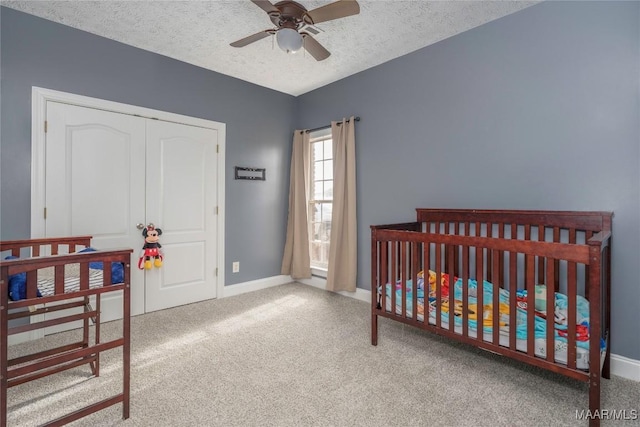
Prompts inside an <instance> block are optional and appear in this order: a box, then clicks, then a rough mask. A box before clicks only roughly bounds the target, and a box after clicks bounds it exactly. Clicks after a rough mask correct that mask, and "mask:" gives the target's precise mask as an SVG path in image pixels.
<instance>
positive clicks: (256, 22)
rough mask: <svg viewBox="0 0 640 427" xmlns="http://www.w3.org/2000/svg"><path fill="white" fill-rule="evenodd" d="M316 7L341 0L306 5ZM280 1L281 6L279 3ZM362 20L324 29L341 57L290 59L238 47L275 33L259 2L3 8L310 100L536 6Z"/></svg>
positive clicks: (306, 0)
mask: <svg viewBox="0 0 640 427" xmlns="http://www.w3.org/2000/svg"><path fill="white" fill-rule="evenodd" d="M298 2H299V3H301V4H302V5H303V6H304V7H306V8H307V10H311V9H314V8H317V7H319V6H323V5H325V4H327V3H331V1H318V0H299V1H298ZM272 3H275V1H274V2H272ZM358 3H359V4H360V14H358V15H354V16H349V17H346V18H342V19H338V20H334V21H329V22H324V23H322V24H319V25H316V28H317V29H319V30H321V32H320V33H319V34H318V35H316V36H314V37H315V39H316V40H317V41H318V42H319V43H321V44H322V45H323V46H324V47H325V48H326V49H328V50H329V51H330V52H331V56H330V57H329V58H328V59H326V60H324V61H321V62H318V61H316V60H315V59H313V57H311V56H310V55H309V54H308V53H304V52H303V51H301V52H298V53H297V54H294V55H291V54H289V55H287V54H286V53H284V52H282V51H281V50H280V49H279V48H278V47H277V45H275V43H274V40H272V39H273V37H267V38H265V39H262V40H260V41H257V42H255V43H253V44H250V45H248V46H246V47H243V48H233V47H231V46H229V43H231V42H233V41H236V40H238V39H241V38H243V37H245V36H248V35H250V34H254V33H257V32H258V31H262V30H266V29H269V28H273V25H272V24H271V22H270V21H269V18H268V16H267V14H266V13H265V12H264V11H263V10H262V9H260V8H259V7H258V6H256V5H255V4H253V3H251V2H250V1H249V0H234V1H228V0H210V1H197V0H192V1H111V0H103V1H5V0H2V1H1V2H0V4H2V5H3V6H7V7H10V8H12V9H16V10H20V11H23V12H26V13H30V14H32V15H36V16H39V17H42V18H45V19H49V20H52V21H55V22H59V23H61V24H64V25H68V26H71V27H74V28H78V29H81V30H84V31H88V32H90V33H93V34H97V35H100V36H103V37H107V38H109V39H113V40H117V41H119V42H122V43H126V44H128V45H131V46H135V47H138V48H141V49H145V50H148V51H151V52H156V53H159V54H162V55H165V56H168V57H171V58H175V59H178V60H180V61H184V62H187V63H190V64H193V65H197V66H199V67H203V68H207V69H209V70H213V71H216V72H218V73H222V74H227V75H230V76H233V77H236V78H239V79H242V80H245V81H248V82H251V83H255V84H257V85H260V86H265V87H268V88H271V89H275V90H277V91H280V92H284V93H288V94H291V95H296V96H297V95H300V94H303V93H305V92H308V91H310V90H313V89H316V88H318V87H321V86H324V85H326V84H328V83H331V82H334V81H336V80H339V79H341V78H344V77H347V76H349V75H352V74H355V73H358V72H360V71H363V70H366V69H367V68H371V67H373V66H376V65H378V64H381V63H383V62H386V61H389V60H391V59H393V58H397V57H399V56H401V55H405V54H407V53H409V52H412V51H415V50H417V49H420V48H423V47H425V46H428V45H430V44H433V43H435V42H437V41H440V40H443V39H445V38H447V37H450V36H453V35H455V34H458V33H461V32H463V31H466V30H469V29H471V28H474V27H477V26H478V25H482V24H484V23H486V22H489V21H491V20H494V19H497V18H500V17H503V16H505V15H508V14H510V13H513V12H516V11H518V10H521V9H524V8H525V7H528V6H531V5H532V4H535V3H537V2H536V1H506V0H504V1H480V0H476V1H419V0H414V1H396V0H359V1H358Z"/></svg>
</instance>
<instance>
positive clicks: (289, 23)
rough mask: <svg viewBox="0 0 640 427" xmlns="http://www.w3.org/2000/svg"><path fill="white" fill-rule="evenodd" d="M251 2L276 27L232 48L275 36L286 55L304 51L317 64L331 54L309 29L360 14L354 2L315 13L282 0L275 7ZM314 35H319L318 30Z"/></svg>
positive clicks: (260, 1)
mask: <svg viewBox="0 0 640 427" xmlns="http://www.w3.org/2000/svg"><path fill="white" fill-rule="evenodd" d="M251 1H252V2H253V3H255V4H256V5H257V6H258V7H260V8H261V9H262V10H264V11H265V12H267V15H269V19H271V22H273V24H274V25H275V26H276V28H270V29H268V30H264V31H260V32H259V33H256V34H252V35H250V36H248V37H245V38H243V39H240V40H238V41H235V42H233V43H231V46H233V47H244V46H246V45H248V44H250V43H253V42H256V41H258V40H261V39H263V38H265V37H268V36H271V35H274V34H275V35H276V41H277V42H278V46H280V48H281V49H282V50H284V51H285V52H287V53H295V52H297V51H298V50H300V49H301V48H304V49H305V50H306V51H307V52H309V53H310V54H311V56H313V57H314V58H315V59H316V60H317V61H322V60H323V59H327V58H328V57H329V55H331V53H329V51H328V50H327V49H325V48H324V47H323V46H322V45H321V44H320V43H318V41H317V40H316V39H314V38H313V37H312V36H311V34H309V32H311V31H313V30H312V27H310V26H311V25H315V24H319V23H321V22H326V21H332V20H334V19H338V18H344V17H346V16H351V15H357V14H358V13H360V6H359V5H358V2H357V1H355V0H338V1H335V2H333V3H329V4H327V5H324V6H320V7H318V8H316V9H313V10H307V9H306V8H305V7H304V6H302V5H301V4H300V3H297V2H295V1H291V0H284V1H280V2H278V3H276V4H272V3H271V2H270V1H269V0H251ZM305 27H308V28H305ZM301 30H307V31H301ZM313 32H314V33H317V31H313Z"/></svg>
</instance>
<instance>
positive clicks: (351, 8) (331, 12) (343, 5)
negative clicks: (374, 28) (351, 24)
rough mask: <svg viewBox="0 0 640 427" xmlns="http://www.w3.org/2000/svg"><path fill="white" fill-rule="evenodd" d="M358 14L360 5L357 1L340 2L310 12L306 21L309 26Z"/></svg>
mask: <svg viewBox="0 0 640 427" xmlns="http://www.w3.org/2000/svg"><path fill="white" fill-rule="evenodd" d="M358 13H360V5H359V4H358V2H357V1H355V0H338V1H336V2H333V3H329V4H327V5H325V6H320V7H318V8H316V9H313V10H310V11H308V12H307V13H305V16H304V20H305V22H306V23H307V24H319V23H321V22H326V21H331V20H333V19H338V18H344V17H345V16H351V15H357V14H358ZM309 21H310V22H309Z"/></svg>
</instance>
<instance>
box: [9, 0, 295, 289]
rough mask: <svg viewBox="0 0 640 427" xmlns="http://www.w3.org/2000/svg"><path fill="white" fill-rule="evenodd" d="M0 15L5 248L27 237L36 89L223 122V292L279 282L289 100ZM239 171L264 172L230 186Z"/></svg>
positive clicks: (22, 17) (19, 16)
mask: <svg viewBox="0 0 640 427" xmlns="http://www.w3.org/2000/svg"><path fill="white" fill-rule="evenodd" d="M0 14H1V18H0V19H1V35H0V37H1V39H0V41H1V46H0V48H1V50H0V53H1V62H0V65H1V70H0V72H1V74H2V84H1V88H0V90H1V95H2V99H1V126H2V129H1V134H0V137H1V145H0V154H1V160H0V162H1V163H0V169H1V171H0V173H1V175H0V181H1V186H0V208H1V209H0V233H1V236H2V239H14V238H28V237H29V236H30V217H29V212H30V194H31V182H30V167H31V166H30V165H31V87H32V86H39V87H44V88H48V89H54V90H59V91H64V92H71V93H75V94H79V95H84V96H90V97H95V98H101V99H106V100H110V101H116V102H122V103H126V104H132V105H138V106H142V107H148V108H153V109H157V110H163V111H169V112H173V113H178V114H184V115H187V116H193V117H200V118H203V119H210V120H215V121H218V122H223V123H226V125H227V138H226V168H227V169H226V171H227V174H226V188H225V192H226V201H225V202H226V226H225V233H226V242H225V253H226V254H225V256H226V258H225V259H226V266H225V268H226V271H227V275H226V284H227V285H229V284H234V283H239V282H245V281H248V280H254V279H259V278H264V277H271V276H275V275H278V274H280V263H281V257H282V249H283V248H284V239H285V231H286V217H287V206H288V205H287V203H288V176H289V175H288V173H289V172H288V171H289V161H290V152H291V151H290V150H291V148H290V147H291V132H292V130H293V127H294V123H293V120H294V114H295V113H294V108H295V106H296V99H295V98H294V97H292V96H289V95H285V94H282V93H280V92H276V91H273V90H269V89H265V88H262V87H259V86H256V85H253V84H249V83H247V82H244V81H241V80H238V79H234V78H231V77H227V76H224V75H221V74H217V73H214V72H211V71H208V70H205V69H202V68H199V67H195V66H192V65H188V64H185V63H183V62H179V61H175V60H173V59H170V58H167V57H164V56H160V55H157V54H153V53H150V52H147V51H143V50H140V49H136V48H133V47H130V46H126V45H124V44H121V43H117V42H114V41H111V40H108V39H105V38H102V37H98V36H95V35H92V34H89V33H86V32H83V31H79V30H75V29H72V28H70V27H66V26H63V25H59V24H56V23H53V22H50V21H47V20H43V19H40V18H36V17H34V16H31V15H28V14H24V13H21V12H17V11H15V10H12V9H8V8H5V7H2V8H0ZM236 165H238V166H258V167H265V168H266V169H267V181H266V182H249V181H235V180H234V179H233V172H234V169H233V167H234V166H236ZM233 261H240V267H241V268H240V272H239V273H236V274H233V273H231V263H232V262H233Z"/></svg>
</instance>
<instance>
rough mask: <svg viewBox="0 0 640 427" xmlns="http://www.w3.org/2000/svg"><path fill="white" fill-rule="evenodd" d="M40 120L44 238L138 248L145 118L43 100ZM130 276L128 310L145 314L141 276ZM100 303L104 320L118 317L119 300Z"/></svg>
mask: <svg viewBox="0 0 640 427" xmlns="http://www.w3.org/2000/svg"><path fill="white" fill-rule="evenodd" d="M47 122H48V131H47V135H46V189H45V193H46V209H47V217H46V221H45V234H46V236H47V237H56V236H77V235H91V236H93V240H92V246H93V247H95V248H97V249H108V248H134V249H136V248H141V247H142V243H143V238H142V236H141V234H140V231H139V230H138V229H137V228H136V224H137V223H140V222H145V154H146V153H145V132H146V130H145V119H142V118H140V117H134V116H130V115H126V114H118V113H112V112H107V111H102V110H95V109H91V108H84V107H77V106H73V105H68V104H61V103H56V102H48V103H47ZM136 254H137V251H134V255H133V257H132V267H133V266H134V265H135V261H136ZM131 273H132V274H131V284H132V286H131V297H132V299H131V312H132V314H140V313H144V273H143V272H141V271H139V270H138V269H137V268H135V267H134V268H132V269H131ZM102 300H103V307H102V316H103V319H104V320H111V319H116V318H121V317H122V304H121V297H120V296H117V295H116V296H113V297H105V298H103V299H102ZM52 332H54V330H48V331H47V332H46V333H52Z"/></svg>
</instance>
